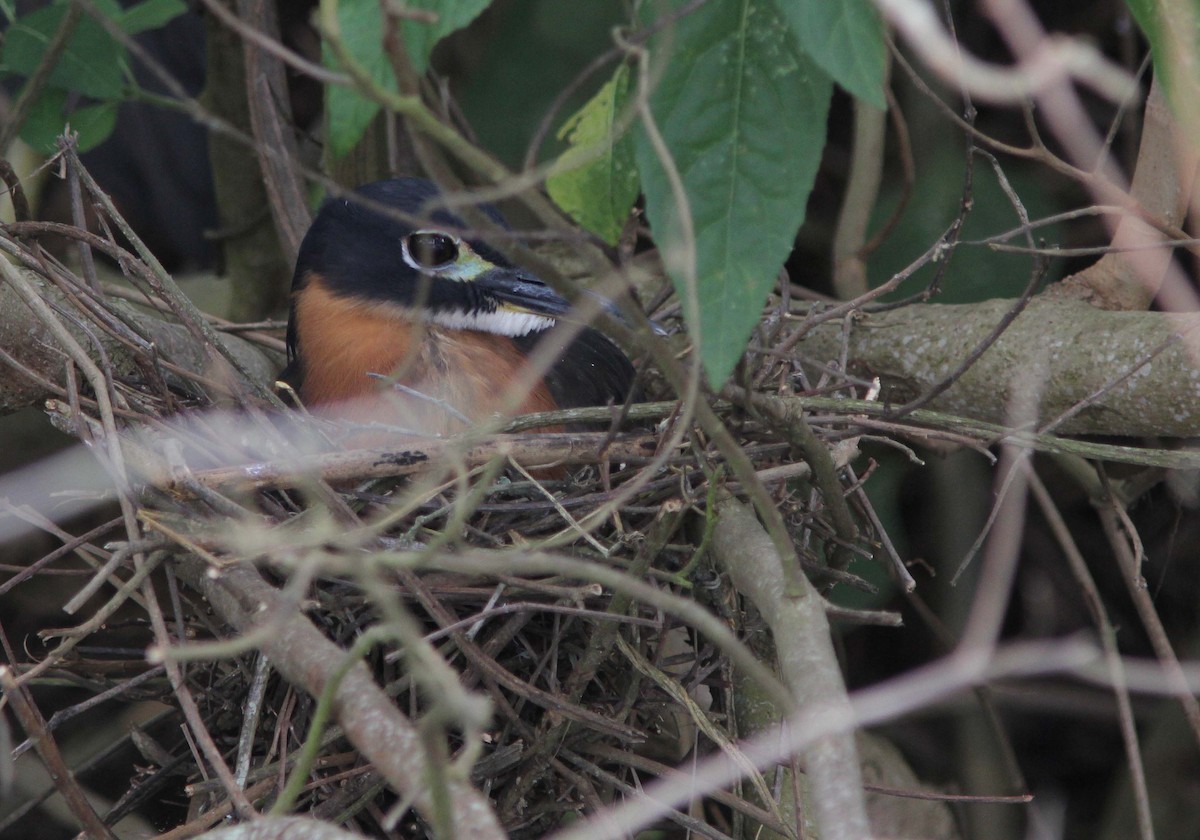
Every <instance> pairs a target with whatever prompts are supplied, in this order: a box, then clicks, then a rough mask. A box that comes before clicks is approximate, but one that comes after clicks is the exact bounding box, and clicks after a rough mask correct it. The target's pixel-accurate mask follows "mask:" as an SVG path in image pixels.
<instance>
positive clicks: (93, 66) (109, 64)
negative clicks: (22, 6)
mask: <svg viewBox="0 0 1200 840" xmlns="http://www.w3.org/2000/svg"><path fill="white" fill-rule="evenodd" d="M98 5H99V4H98ZM101 7H102V8H105V7H104V6H103V5H102V6H101ZM66 11H67V7H66V6H62V5H55V6H44V7H42V8H40V9H37V10H36V11H33V12H30V13H29V14H27V15H25V16H24V17H21V18H19V19H18V20H16V21H15V22H13V24H12V25H11V26H10V27H9V28H8V31H7V32H6V33H5V35H4V49H3V51H2V52H0V66H2V68H3V69H4V70H6V71H8V72H9V73H15V74H17V75H20V76H30V75H32V74H33V72H34V71H35V70H36V69H37V67H38V65H39V64H40V63H41V60H42V56H43V55H44V54H45V52H46V47H47V46H48V45H49V43H50V41H51V40H52V39H53V38H54V33H55V32H57V31H58V26H59V24H60V23H61V22H62V18H63V15H64V14H66ZM105 11H108V10H107V8H105ZM124 58H125V49H124V48H123V47H122V46H121V45H120V44H118V43H117V42H116V41H115V40H113V39H112V37H110V36H109V34H108V33H107V32H105V31H104V28H103V27H102V26H101V25H100V24H99V23H97V22H96V21H95V20H94V19H92V18H91V17H89V16H88V15H87V14H84V15H83V16H82V17H81V18H80V19H79V22H78V23H77V24H76V26H75V31H74V32H73V33H72V35H71V38H70V40H69V41H67V46H66V48H65V49H64V50H63V52H62V54H61V55H60V56H59V59H58V63H57V64H55V66H54V70H53V71H52V72H51V73H50V80H49V84H50V86H51V87H56V88H61V89H63V90H71V91H75V92H77V93H82V94H83V95H85V96H91V97H94V98H95V99H119V98H121V96H122V95H123V94H124V92H125V83H124V76H123V73H122V69H121V68H122V64H123V63H124Z"/></svg>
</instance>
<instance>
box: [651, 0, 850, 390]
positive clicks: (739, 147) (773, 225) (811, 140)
mask: <svg viewBox="0 0 1200 840" xmlns="http://www.w3.org/2000/svg"><path fill="white" fill-rule="evenodd" d="M668 44H671V45H673V52H672V54H671V55H670V58H669V61H668V63H667V65H666V67H665V68H664V71H663V76H662V78H661V80H660V81H659V83H658V88H657V89H656V90H655V91H654V93H653V95H652V97H651V108H652V110H653V112H654V115H655V118H656V121H657V123H658V126H659V129H660V130H661V132H662V135H663V137H664V139H665V141H666V143H667V146H668V147H669V150H670V153H671V156H672V158H673V159H674V162H675V165H676V167H677V168H678V170H679V173H680V175H681V176H682V179H683V184H684V188H685V191H686V193H687V201H688V206H689V208H690V210H691V215H692V218H693V221H694V225H695V233H696V263H697V269H698V278H697V280H698V286H699V304H700V306H699V309H700V312H699V324H690V325H689V326H690V327H691V328H692V330H693V334H694V333H695V332H696V330H697V327H698V331H699V333H700V342H699V346H700V356H701V359H702V360H703V362H704V365H705V368H706V370H707V374H708V379H709V382H710V383H711V384H712V385H713V386H714V387H717V386H719V385H720V384H721V383H722V382H724V381H725V379H726V377H728V375H729V373H730V372H731V371H732V370H733V367H734V365H735V364H736V363H737V361H738V359H739V358H740V357H741V353H742V350H743V349H744V348H745V345H746V341H747V340H748V339H749V337H750V333H751V331H752V330H753V329H754V325H755V324H756V323H757V322H758V320H759V317H760V315H761V312H762V306H763V303H764V301H765V300H766V296H767V293H768V292H769V291H770V289H771V286H772V285H773V283H774V282H775V277H776V274H777V273H778V271H779V268H780V266H781V265H782V264H783V261H784V260H785V259H786V258H787V256H788V254H789V252H790V251H791V248H792V242H793V239H794V237H795V235H796V231H797V229H798V228H799V227H800V224H801V222H803V221H804V209H805V202H806V201H807V199H808V194H809V192H810V191H811V189H812V184H813V178H814V177H815V176H816V171H817V166H818V164H819V163H820V160H821V150H822V148H823V147H824V144H825V120H826V115H827V113H828V109H829V99H830V95H831V93H832V84H831V82H830V80H829V77H828V76H826V75H825V74H824V73H823V72H822V71H821V70H820V69H819V68H818V67H817V66H816V65H815V64H814V63H813V62H812V61H811V59H809V58H807V57H806V56H804V55H803V54H801V53H800V52H799V50H798V49H797V47H796V43H795V39H794V38H792V36H791V34H790V33H789V31H788V28H787V25H786V23H785V21H784V20H783V19H782V18H781V17H780V15H779V13H778V11H777V10H776V8H775V5H774V4H773V3H771V2H769V0H757V2H755V0H710V2H708V3H707V4H705V5H704V6H701V7H700V9H699V10H698V11H696V12H694V13H692V14H690V15H687V16H685V17H684V18H682V19H681V20H680V21H679V22H678V24H677V25H676V26H675V27H674V29H673V31H664V32H662V33H660V34H659V35H658V36H656V38H655V39H654V40H653V41H652V42H651V45H650V47H651V50H652V51H656V50H661V49H663V48H665V46H666V45H668ZM639 134H640V136H639V138H638V140H637V142H636V146H637V163H638V170H639V171H640V172H641V174H642V188H643V192H644V193H645V196H646V212H647V214H648V216H649V219H650V222H651V225H652V227H653V230H654V236H655V241H656V242H657V243H658V246H659V249H660V251H661V252H662V254H663V259H664V261H665V263H666V266H667V271H668V272H669V273H670V274H671V277H672V279H673V281H674V282H675V286H676V289H677V290H678V292H679V293H680V295H684V294H685V293H686V289H685V287H684V283H685V275H684V261H683V260H681V259H680V249H681V248H682V247H683V246H684V242H683V240H682V238H681V234H680V231H681V227H680V223H679V218H680V217H679V208H678V207H677V206H676V204H675V202H674V201H673V200H672V197H671V191H670V187H669V184H668V181H667V177H666V174H665V171H664V168H663V165H662V163H661V162H660V160H659V158H658V156H657V155H656V154H655V152H654V149H653V148H652V146H651V144H650V143H649V141H648V139H647V137H646V136H645V134H644V133H642V132H639ZM687 308H688V307H686V306H685V307H684V310H685V312H686V311H687Z"/></svg>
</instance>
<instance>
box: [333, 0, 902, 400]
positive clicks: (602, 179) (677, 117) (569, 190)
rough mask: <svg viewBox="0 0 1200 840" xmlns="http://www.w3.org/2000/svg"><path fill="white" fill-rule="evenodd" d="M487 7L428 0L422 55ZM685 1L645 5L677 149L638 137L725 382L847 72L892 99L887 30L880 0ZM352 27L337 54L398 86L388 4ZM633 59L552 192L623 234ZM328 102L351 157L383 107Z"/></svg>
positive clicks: (669, 140)
mask: <svg viewBox="0 0 1200 840" xmlns="http://www.w3.org/2000/svg"><path fill="white" fill-rule="evenodd" d="M484 5H486V4H478V3H469V4H463V3H457V2H444V3H440V4H438V3H434V2H426V3H423V4H421V7H422V8H423V9H426V10H430V11H433V12H434V13H435V15H436V17H435V21H436V23H434V24H430V23H429V22H427V21H423V20H420V19H417V18H415V17H405V18H403V19H400V20H398V21H397V22H396V25H397V26H399V28H400V30H401V31H402V32H403V33H404V42H405V45H406V48H407V49H408V51H409V58H410V60H411V61H412V64H413V67H414V69H415V70H417V71H418V72H420V71H421V70H422V69H423V68H424V67H425V65H426V62H427V60H428V57H429V54H430V52H431V51H432V48H433V46H434V44H435V43H436V42H437V40H438V38H440V37H442V36H444V35H445V34H448V33H450V32H453V31H455V30H457V29H458V28H460V27H462V26H465V25H467V24H468V23H469V22H470V21H471V20H472V19H473V18H474V17H475V15H477V14H478V13H479V12H480V11H481V10H482V8H483V6H484ZM683 6H684V4H683V3H682V2H676V3H673V4H646V5H645V6H644V7H643V9H642V10H641V15H640V17H639V22H640V23H641V24H642V25H644V26H645V27H646V28H647V30H648V31H653V30H658V31H657V34H655V35H654V36H653V37H652V38H651V39H650V41H649V43H648V45H647V49H648V50H649V53H650V66H651V68H652V69H651V74H652V76H653V78H652V79H644V80H642V81H643V82H648V83H651V84H650V87H651V92H650V96H649V105H650V112H651V113H652V115H653V116H652V118H651V119H652V121H653V123H655V124H657V126H658V128H657V129H656V130H658V131H661V133H662V138H663V142H664V144H665V153H663V152H660V150H656V149H655V148H654V144H653V143H652V142H651V140H650V139H649V135H648V133H647V131H648V129H646V128H644V127H639V128H638V129H637V130H636V132H635V142H634V146H635V148H636V163H637V170H638V172H639V173H640V186H641V191H642V193H643V194H644V195H645V201H646V211H647V216H648V218H649V220H650V223H651V226H652V228H653V233H654V237H655V241H656V243H657V244H658V246H659V249H660V251H661V252H662V253H663V254H664V256H665V260H666V267H667V270H668V272H669V273H670V275H671V277H672V279H673V281H674V282H675V285H676V289H677V290H678V291H679V292H680V293H681V295H684V296H685V299H695V300H696V302H697V303H698V308H697V309H696V310H695V312H694V313H693V314H690V315H689V327H690V329H691V331H692V334H693V337H694V338H698V339H699V340H698V346H699V348H700V355H701V360H702V361H703V363H704V365H705V368H706V370H707V373H708V379H709V382H710V384H712V385H713V386H719V385H720V384H721V383H722V382H724V380H725V379H726V378H727V377H728V375H729V373H730V372H731V371H732V370H733V367H734V365H735V364H736V363H737V360H738V359H739V358H740V357H741V354H742V351H743V349H744V347H745V345H746V342H747V340H748V338H749V336H750V333H751V330H752V329H753V327H754V324H755V323H756V322H757V320H758V315H759V312H760V309H761V306H762V303H763V301H764V300H765V298H766V295H767V292H768V291H769V290H770V289H771V287H772V285H773V284H774V282H775V277H776V276H777V274H778V272H779V269H780V267H781V266H782V264H783V261H784V259H785V258H786V257H787V255H788V253H789V252H790V250H791V245H792V241H793V240H794V238H795V235H796V231H797V229H798V228H799V227H800V224H801V222H803V220H804V210H805V204H806V201H807V198H808V194H809V191H810V190H811V189H812V184H813V179H814V177H815V174H816V170H817V166H818V164H819V163H820V160H821V153H822V150H823V149H824V145H825V116H826V113H827V109H828V106H829V100H830V96H831V93H832V85H831V79H832V80H833V81H836V82H838V83H839V84H841V85H843V86H844V87H845V88H846V89H847V90H849V91H850V92H851V93H854V94H855V95H858V96H862V97H864V98H865V99H867V100H868V101H870V102H872V103H873V104H877V105H882V102H883V95H882V84H883V71H884V64H883V58H884V48H883V30H882V24H881V23H880V21H879V19H878V16H877V15H876V13H875V12H874V10H873V8H872V7H871V6H870V4H869V3H867V2H865V0H856V2H853V3H847V4H824V3H819V2H805V3H799V4H797V3H790V2H783V1H782V0H780V2H777V3H772V2H761V0H710V2H708V3H706V4H704V5H703V6H701V7H700V8H699V9H697V10H694V11H688V13H686V14H684V15H682V16H681V17H680V18H679V20H678V21H674V22H670V18H669V16H670V15H671V14H672V13H674V12H677V11H680V10H681V9H682V8H683ZM663 16H667V17H665V18H664V17H663ZM664 21H667V22H670V25H663V23H664ZM337 27H338V29H337V31H336V32H331V33H327V35H332V36H333V37H334V38H335V39H336V40H337V45H338V46H339V47H341V48H342V50H341V51H340V52H339V51H338V50H334V49H330V48H329V47H328V46H327V48H326V51H325V56H326V61H327V63H329V64H330V65H331V66H333V67H335V68H341V69H351V70H353V71H354V73H355V75H358V76H360V77H365V78H368V79H371V80H372V81H373V82H374V83H376V84H378V85H380V86H381V87H382V88H383V89H384V90H386V91H388V92H395V90H396V83H395V78H394V74H393V72H392V66H391V58H390V57H389V56H388V53H387V50H386V48H385V40H386V39H384V38H381V33H382V32H385V31H386V28H387V25H385V22H384V20H383V19H382V14H381V12H380V11H379V4H378V3H375V2H372V0H351V2H342V3H340V4H338V10H337ZM416 33H424V34H422V35H418V34H416ZM338 54H340V55H342V56H343V58H344V59H345V60H343V61H339V60H338V58H337V57H335V56H336V55H338ZM628 72H629V71H628V69H627V66H626V65H624V64H622V65H620V66H619V67H618V68H617V70H616V71H615V73H614V75H613V76H612V77H611V78H610V79H609V81H608V82H606V83H605V84H604V85H603V86H602V88H601V90H600V91H599V92H598V93H597V94H596V95H595V97H594V98H593V99H592V100H591V101H590V102H589V103H588V104H587V105H586V106H585V107H584V109H582V110H580V111H579V112H578V113H576V114H575V115H574V116H572V117H570V118H569V119H568V120H567V121H566V122H565V123H564V124H563V126H562V128H561V129H560V132H559V134H560V137H561V138H569V141H570V143H571V148H570V149H568V150H566V151H564V152H563V154H562V156H561V157H560V158H559V159H558V161H557V162H556V164H555V166H554V169H553V172H552V175H551V177H550V179H549V189H550V192H551V195H552V197H554V198H555V199H556V200H558V201H559V202H560V203H561V204H562V206H563V208H564V209H565V210H566V211H567V212H568V213H569V214H570V215H571V216H572V217H573V218H574V219H575V220H576V221H578V222H579V223H580V224H581V225H583V226H584V227H586V228H587V229H588V230H590V231H592V232H593V233H595V234H596V235H597V236H599V237H600V238H602V239H604V240H606V241H608V242H610V243H611V242H614V241H615V238H616V236H617V234H618V233H619V231H620V229H621V225H622V223H623V221H624V214H625V213H626V212H627V211H628V208H629V206H630V205H631V204H632V198H631V196H632V195H633V194H634V192H635V187H634V186H633V184H634V180H633V178H634V176H633V172H632V167H631V165H630V161H629V153H628V149H629V139H628V137H627V136H625V135H623V134H621V133H620V131H614V130H613V129H614V128H616V127H623V126H624V125H627V124H631V123H632V122H634V120H633V117H632V114H630V113H626V111H627V110H628V109H626V108H622V102H624V101H625V97H624V94H622V92H621V91H622V90H623V89H624V87H625V85H626V82H625V81H624V79H625V78H626V74H627V73H628ZM639 95H641V94H639ZM327 102H328V138H327V140H328V143H329V149H330V152H331V153H332V154H333V155H334V156H335V157H337V156H340V155H344V154H346V153H347V152H349V150H350V149H352V148H353V147H354V144H355V143H356V142H358V140H359V139H360V138H361V136H362V133H363V131H364V130H365V129H366V126H367V125H368V123H369V122H370V121H371V119H372V118H373V117H374V115H375V114H376V113H378V110H379V108H380V105H379V103H378V102H373V101H371V100H369V99H368V98H366V97H364V96H363V95H362V93H361V92H359V91H356V90H353V89H351V88H339V87H331V88H330V89H329V92H328V100H327ZM633 104H634V103H633V102H632V101H631V102H630V103H629V107H630V108H632V107H633ZM597 144H599V145H597ZM605 145H607V147H608V148H607V149H604V148H600V147H602V146H605ZM585 159H586V160H588V161H589V162H588V163H587V165H586V166H583V162H584V160H585ZM671 170H678V172H679V175H680V177H681V180H682V187H683V195H682V196H680V195H678V194H677V193H676V192H675V191H674V189H673V188H672V186H671V181H672V176H671V174H670V173H671ZM681 214H687V215H688V216H690V218H689V219H688V220H687V221H686V222H685V220H684V218H683V216H682V215H681ZM690 229H694V231H695V236H694V239H695V241H694V242H693V234H692V233H691V230H690ZM693 266H694V267H693ZM686 311H689V312H691V310H686ZM693 315H694V317H693Z"/></svg>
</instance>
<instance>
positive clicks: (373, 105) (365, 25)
mask: <svg viewBox="0 0 1200 840" xmlns="http://www.w3.org/2000/svg"><path fill="white" fill-rule="evenodd" d="M337 24H338V30H339V36H340V38H341V40H342V43H343V44H344V45H345V47H346V50H347V51H348V52H349V53H350V57H351V59H352V60H353V61H354V63H355V64H357V65H358V66H359V67H361V68H362V70H363V71H364V72H365V73H366V74H367V75H368V76H370V77H371V78H372V79H374V80H375V81H376V82H378V83H379V84H380V85H382V86H383V87H384V88H385V89H387V90H391V91H394V90H396V77H395V75H394V74H393V73H392V66H391V63H390V62H389V61H388V57H387V53H386V52H385V51H384V48H383V12H382V10H381V9H380V7H379V0H341V2H340V3H338V6H337ZM323 56H324V60H325V64H326V65H327V66H329V67H331V68H333V69H335V70H344V69H345V68H344V67H342V66H341V63H340V62H339V61H338V60H337V58H336V57H335V56H334V54H333V50H332V49H331V48H330V47H329V45H328V44H325V45H324V49H323ZM325 90H326V95H325V117H326V120H327V131H328V137H327V140H328V143H329V152H330V154H331V155H332V156H333V157H335V158H336V157H343V156H344V155H346V154H347V153H348V152H349V151H350V150H351V149H353V148H354V144H355V143H357V142H358V141H359V140H361V139H362V136H363V132H364V131H366V130H367V126H368V125H370V123H371V120H372V119H374V118H375V115H376V114H377V113H379V108H380V105H379V103H378V102H374V101H372V100H370V99H367V98H366V97H365V96H363V95H362V94H361V93H359V92H358V91H356V90H353V89H352V88H348V87H339V86H337V85H330V86H328V87H327V88H326V89H325Z"/></svg>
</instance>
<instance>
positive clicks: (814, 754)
mask: <svg viewBox="0 0 1200 840" xmlns="http://www.w3.org/2000/svg"><path fill="white" fill-rule="evenodd" d="M712 552H713V557H714V558H716V559H717V560H718V561H719V562H720V563H721V565H722V566H723V567H724V569H725V572H726V573H727V574H728V575H729V577H730V579H731V580H732V581H733V585H734V587H735V588H736V589H737V590H738V591H739V592H741V593H742V594H743V595H744V596H746V597H747V598H749V599H750V601H751V602H753V603H754V605H755V607H756V608H757V609H758V611H759V612H760V613H761V614H762V616H763V619H764V620H765V621H766V622H767V625H768V626H769V627H770V628H771V635H772V637H773V638H774V640H775V652H776V657H777V659H778V663H779V671H780V675H781V677H782V678H783V681H784V683H785V684H786V685H787V686H788V688H789V690H790V691H791V694H792V697H793V699H792V701H791V703H790V704H789V705H788V706H786V707H783V708H780V709H779V710H778V711H779V713H780V714H781V715H782V716H786V717H790V716H792V715H793V714H795V713H797V712H802V711H804V710H808V709H818V708H819V709H826V710H828V712H829V713H837V714H848V713H849V703H848V700H847V697H846V688H845V685H844V683H843V682H842V674H841V669H840V668H839V667H838V663H837V656H836V654H835V653H834V651H833V644H832V642H831V641H830V637H829V624H828V623H827V621H826V619H825V609H824V604H823V601H822V599H821V596H820V595H819V594H818V593H817V591H816V590H815V589H813V588H812V586H811V584H808V582H807V579H806V578H803V577H802V578H801V580H802V582H803V583H804V584H805V586H806V589H805V591H804V592H803V593H802V594H800V595H799V597H796V596H795V595H789V593H788V592H787V589H786V587H785V583H790V582H787V581H785V578H784V575H783V571H782V570H783V568H784V564H783V561H782V558H780V557H778V556H776V552H775V550H774V547H773V545H772V543H771V540H770V538H769V537H768V536H767V534H766V533H765V532H764V531H763V529H762V526H761V525H759V523H758V520H757V519H755V517H754V514H753V513H751V511H750V510H749V508H747V507H746V506H745V505H743V504H742V503H740V502H738V501H736V500H735V499H733V498H732V497H728V496H727V497H726V498H724V499H722V500H721V501H719V502H718V503H717V525H716V529H715V530H714V531H713V541H712ZM803 757H804V762H805V768H806V770H807V773H808V779H809V782H810V784H811V786H812V792H813V803H814V808H815V811H816V817H817V825H818V826H819V828H820V831H821V837H823V838H826V840H839V838H844V839H845V840H862V838H866V837H869V836H870V834H871V829H870V823H869V821H868V819H867V810H866V800H865V797H864V795H863V787H862V774H861V772H860V770H859V765H858V751H857V750H856V748H855V746H854V738H853V735H852V734H850V733H848V732H842V733H837V734H831V735H827V736H825V737H823V738H820V739H818V740H817V741H816V742H814V743H813V744H811V745H810V746H808V747H807V748H806V749H805V750H804V751H803Z"/></svg>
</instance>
